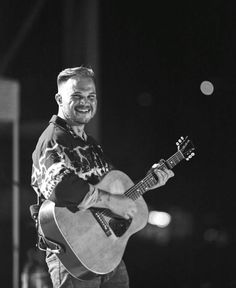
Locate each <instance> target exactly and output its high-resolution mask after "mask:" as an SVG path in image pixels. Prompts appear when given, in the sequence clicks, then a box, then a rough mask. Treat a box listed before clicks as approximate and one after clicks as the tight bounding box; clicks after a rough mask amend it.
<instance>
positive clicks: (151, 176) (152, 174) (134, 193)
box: [124, 150, 185, 200]
mask: <svg viewBox="0 0 236 288" xmlns="http://www.w3.org/2000/svg"><path fill="white" fill-rule="evenodd" d="M183 159H185V157H184V155H183V154H182V152H181V151H180V150H178V151H177V152H176V153H175V154H174V155H172V156H171V157H170V158H168V159H167V160H166V161H164V162H163V163H161V164H160V165H159V166H158V167H156V168H152V169H151V170H150V171H149V172H148V173H147V175H146V176H145V177H144V178H143V179H142V180H141V181H139V182H138V183H137V184H135V185H134V186H132V187H131V188H130V189H129V190H127V191H126V192H125V193H124V194H125V195H126V196H127V197H129V198H131V199H133V200H136V199H138V198H139V197H140V196H142V195H143V194H144V193H145V192H147V191H148V190H150V189H151V188H152V187H153V186H155V185H156V184H157V183H158V179H157V176H156V172H157V170H160V169H163V168H168V169H172V168H174V166H176V165H177V164H178V163H179V162H180V161H182V160H183Z"/></svg>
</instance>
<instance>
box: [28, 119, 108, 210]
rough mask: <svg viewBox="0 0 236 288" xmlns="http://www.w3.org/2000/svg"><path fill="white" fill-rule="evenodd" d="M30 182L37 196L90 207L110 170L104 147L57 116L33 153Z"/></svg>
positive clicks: (42, 135) (57, 201)
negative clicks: (76, 132) (85, 137)
mask: <svg viewBox="0 0 236 288" xmlns="http://www.w3.org/2000/svg"><path fill="white" fill-rule="evenodd" d="M32 158H33V167H32V177H31V185H32V187H33V188H34V190H35V191H36V193H37V194H38V195H43V196H44V197H45V198H46V199H49V200H51V201H54V202H56V203H58V204H61V203H62V204H76V205H78V204H81V203H83V204H84V206H85V208H88V206H91V205H92V203H93V201H95V200H94V199H95V198H96V197H97V195H96V193H97V190H96V189H94V186H93V185H95V184H97V183H98V182H99V181H100V180H101V178H102V177H103V176H104V175H105V174H106V173H107V172H109V171H110V170H111V166H110V165H109V163H108V161H107V160H106V159H105V156H104V153H103V150H102V148H101V146H100V145H98V144H97V143H96V141H95V140H94V139H93V138H92V137H91V136H88V137H87V139H86V140H84V139H83V138H81V137H80V136H77V135H76V134H75V133H74V131H73V130H72V128H71V127H70V126H69V125H68V124H67V123H66V121H65V120H63V119H62V118H60V117H58V116H56V115H54V116H53V117H52V118H51V120H50V122H49V126H48V127H47V128H46V129H45V130H44V132H43V133H42V134H41V136H40V138H39V140H38V143H37V145H36V148H35V150H34V152H33V155H32Z"/></svg>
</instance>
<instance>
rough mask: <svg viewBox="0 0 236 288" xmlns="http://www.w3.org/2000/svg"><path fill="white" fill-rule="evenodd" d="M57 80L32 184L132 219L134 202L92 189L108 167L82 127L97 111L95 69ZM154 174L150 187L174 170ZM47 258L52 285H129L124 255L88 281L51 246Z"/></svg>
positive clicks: (68, 72) (42, 192) (61, 201)
mask: <svg viewBox="0 0 236 288" xmlns="http://www.w3.org/2000/svg"><path fill="white" fill-rule="evenodd" d="M57 85H58V93H57V94H56V96H55V99H56V102H57V104H58V115H54V116H53V117H52V118H51V120H50V122H49V125H48V127H47V128H46V129H45V130H44V132H43V133H42V135H41V136H40V138H39V140H38V143H37V146H36V148H35V151H34V152H33V169H32V179H31V184H32V187H33V188H34V190H35V191H36V193H37V195H38V197H39V198H40V199H49V200H51V201H53V202H55V204H56V205H59V206H60V207H61V206H68V205H69V206H70V207H71V206H73V205H74V206H75V207H77V208H79V209H81V210H86V209H89V208H91V207H98V208H107V209H109V210H111V211H112V212H113V213H114V214H116V215H119V216H120V217H123V218H124V219H131V218H133V217H134V216H135V213H136V212H137V207H136V204H135V201H133V200H132V199H130V198H128V197H126V196H125V195H124V194H112V193H109V191H104V190H100V189H98V188H96V184H98V183H99V182H100V181H101V179H102V177H103V176H104V175H106V174H107V173H108V172H109V171H110V170H111V169H112V168H111V165H110V164H109V163H108V161H107V160H106V157H105V156H104V153H103V150H102V148H101V146H100V145H99V144H98V143H97V142H96V141H95V140H94V139H93V138H92V137H91V136H89V135H87V134H86V132H85V130H84V128H85V125H86V124H87V123H88V122H89V121H90V120H91V119H92V118H93V117H94V115H95V113H96V110H97V95H96V85H95V78H94V72H93V71H92V69H90V68H86V67H75V68H68V69H65V70H63V71H62V72H61V73H59V75H58V78H57ZM156 176H157V177H158V179H159V181H158V183H157V184H156V185H155V186H154V187H152V189H154V188H157V187H159V186H162V185H164V184H165V183H166V182H167V180H168V179H169V178H170V177H172V176H173V172H172V171H171V170H168V169H164V170H163V171H162V170H160V171H158V172H157V175H156ZM68 225H69V223H68ZM71 230H73V227H71ZM94 237H95V236H94ZM46 262H47V264H48V268H49V272H50V275H51V279H52V283H53V287H54V288H59V287H60V288H62V287H64V288H65V287H66V288H69V287H74V288H103V287H104V288H105V287H106V288H128V287H129V278H128V273H127V270H126V267H125V264H124V262H123V260H122V261H121V262H120V264H119V265H118V266H117V267H116V268H115V270H113V271H112V272H111V273H108V274H103V275H100V276H96V277H94V278H93V279H91V280H88V281H81V280H79V279H77V278H75V277H73V276H72V275H71V274H70V273H69V272H68V271H67V270H66V269H65V267H64V265H63V264H62V263H61V262H60V260H59V258H58V257H57V256H56V255H55V254H54V253H52V252H50V251H47V257H46Z"/></svg>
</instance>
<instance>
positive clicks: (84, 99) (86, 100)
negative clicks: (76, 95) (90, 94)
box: [79, 96, 88, 105]
mask: <svg viewBox="0 0 236 288" xmlns="http://www.w3.org/2000/svg"><path fill="white" fill-rule="evenodd" d="M87 102H88V99H87V98H86V97H85V96H83V97H81V98H80V99H79V103H80V104H83V105H84V104H86V103H87Z"/></svg>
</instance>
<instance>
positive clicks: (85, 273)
mask: <svg viewBox="0 0 236 288" xmlns="http://www.w3.org/2000/svg"><path fill="white" fill-rule="evenodd" d="M176 144H177V147H178V149H177V152H176V153H175V154H174V155H172V156H171V157H170V158H169V159H167V160H165V161H163V162H160V165H158V166H153V167H152V169H151V170H150V171H149V172H148V173H147V175H146V176H145V177H144V178H143V179H142V180H141V181H139V182H138V183H136V184H134V183H133V181H132V180H131V179H130V178H129V177H128V176H127V175H126V174H125V173H123V172H121V171H118V170H112V171H110V172H109V173H108V174H106V176H105V177H104V178H103V179H102V180H101V182H99V184H98V185H96V187H97V188H98V189H102V190H105V191H108V192H110V193H112V194H125V195H126V196H127V197H129V198H131V199H133V200H134V201H135V202H136V205H137V213H136V214H135V217H134V218H132V219H129V220H127V219H124V218H122V217H119V216H118V215H114V214H113V213H112V212H111V211H110V210H108V209H105V208H104V209H103V208H90V209H87V210H79V209H78V208H77V207H75V206H71V207H70V206H66V207H58V206H56V205H55V203H54V202H52V201H50V200H45V201H44V202H43V204H42V205H41V208H40V211H39V229H40V233H41V234H42V235H43V237H44V239H45V240H46V242H47V245H48V249H49V250H51V251H53V252H54V253H55V254H56V255H57V257H58V258H59V259H60V261H61V262H62V263H63V265H64V266H65V268H66V269H67V270H68V272H69V273H70V274H71V275H72V276H74V277H75V278H78V279H80V280H88V279H91V278H93V277H95V276H96V275H103V274H107V273H109V272H111V271H113V270H114V269H115V268H116V267H117V266H118V264H119V263H120V261H121V259H122V256H123V254H124V251H125V248H126V245H127V242H128V240H129V238H130V236H132V235H133V234H134V233H136V232H137V231H139V230H141V229H142V228H144V227H145V225H146V224H147V220H148V208H147V205H146V202H145V200H144V199H143V197H142V195H143V194H144V193H145V192H147V191H148V190H150V189H151V188H152V187H153V186H154V185H156V184H157V182H158V178H157V175H156V172H157V169H163V168H164V167H167V168H169V169H172V168H173V167H174V166H175V165H177V164H178V163H179V162H180V161H182V160H183V159H185V160H189V159H190V158H191V157H192V156H193V155H194V152H193V151H194V150H195V148H194V146H193V143H192V141H191V140H189V139H188V137H185V138H184V137H181V138H180V139H179V140H178V142H177V143H176ZM52 243H54V244H55V243H56V249H55V245H52Z"/></svg>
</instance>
